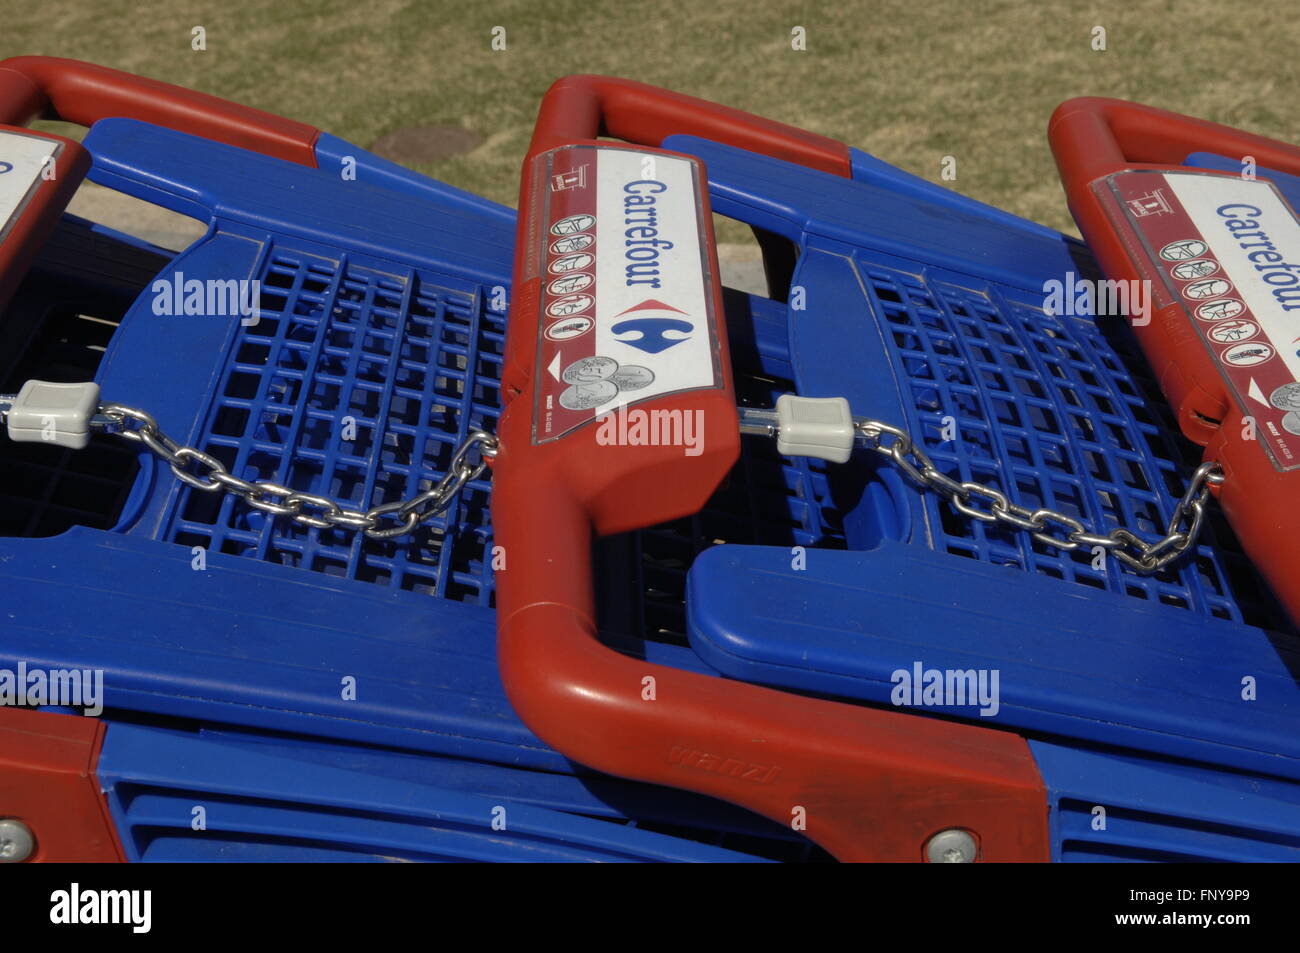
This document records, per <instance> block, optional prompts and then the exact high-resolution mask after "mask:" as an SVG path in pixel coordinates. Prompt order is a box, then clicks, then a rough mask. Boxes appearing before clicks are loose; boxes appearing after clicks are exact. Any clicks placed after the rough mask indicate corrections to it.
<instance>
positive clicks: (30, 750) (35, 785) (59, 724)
mask: <svg viewBox="0 0 1300 953" xmlns="http://www.w3.org/2000/svg"><path fill="white" fill-rule="evenodd" d="M104 731H105V727H104V723H103V722H102V721H100V720H99V719H98V718H86V717H84V716H81V715H55V714H50V713H48V712H41V711H27V710H24V709H21V708H0V817H14V818H18V819H19V820H21V821H22V822H23V823H25V824H26V825H27V826H28V827H30V828H31V829H32V832H33V833H34V834H35V836H36V851H35V853H34V854H33V855H32V856H31V857H30V858H29V862H31V863H41V862H46V863H49V862H54V863H67V862H70V861H75V862H79V863H88V862H96V863H116V862H121V861H124V860H125V859H126V857H125V855H124V854H123V852H122V846H121V844H119V843H118V840H117V835H116V833H114V828H113V821H112V819H111V817H110V815H109V811H108V805H107V804H106V803H105V801H104V796H103V794H101V793H100V790H99V781H98V780H97V779H96V777H95V768H96V765H97V764H98V763H99V751H100V747H101V746H102V745H103V743H104Z"/></svg>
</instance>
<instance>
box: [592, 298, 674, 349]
mask: <svg viewBox="0 0 1300 953" xmlns="http://www.w3.org/2000/svg"><path fill="white" fill-rule="evenodd" d="M628 314H635V315H636V316H635V317H631V318H627V319H626V320H622V321H618V320H616V321H615V323H614V324H613V325H612V326H611V327H610V331H611V332H613V334H614V339H615V340H617V341H619V342H620V343H622V344H626V345H628V346H629V347H634V348H636V349H637V350H640V351H645V352H646V353H647V354H658V353H660V352H661V351H666V350H668V349H669V348H670V347H672V346H673V345H675V344H681V343H682V342H683V341H689V340H690V336H691V332H693V331H694V330H695V325H694V324H692V323H691V322H690V321H687V320H685V318H684V317H682V318H678V317H673V315H686V312H685V311H681V310H679V309H677V308H674V307H672V305H667V304H664V303H663V302H662V301H657V300H655V299H654V298H647V299H646V300H645V301H642V302H641V303H640V304H636V305H633V306H632V307H630V308H628V309H627V310H626V311H623V312H621V313H619V314H616V315H615V316H614V317H615V318H616V319H618V318H622V317H623V316H624V315H628Z"/></svg>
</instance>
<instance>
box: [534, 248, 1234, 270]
mask: <svg viewBox="0 0 1300 953" xmlns="http://www.w3.org/2000/svg"><path fill="white" fill-rule="evenodd" d="M595 260H596V259H594V258H592V257H591V256H590V255H588V254H587V253H586V252H582V253H580V254H576V255H565V256H564V257H563V258H557V259H555V261H553V262H551V264H550V266H549V267H550V272H551V274H553V275H562V274H564V273H565V272H566V271H582V269H584V268H586V267H587V266H588V265H590V264H591V263H592V262H593V261H595ZM1206 274H1209V272H1206Z"/></svg>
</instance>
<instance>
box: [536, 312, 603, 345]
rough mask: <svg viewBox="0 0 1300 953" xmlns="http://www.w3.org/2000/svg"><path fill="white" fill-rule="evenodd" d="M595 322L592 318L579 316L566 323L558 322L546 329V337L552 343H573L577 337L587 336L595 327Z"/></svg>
mask: <svg viewBox="0 0 1300 953" xmlns="http://www.w3.org/2000/svg"><path fill="white" fill-rule="evenodd" d="M594 325H595V322H593V321H592V320H591V318H588V317H584V316H582V315H579V316H578V317H576V318H568V319H566V320H564V321H556V322H555V323H554V324H552V325H551V326H550V327H549V328H547V329H546V336H547V337H548V338H550V339H551V340H552V341H571V340H573V339H574V338H576V337H580V336H581V335H583V334H586V333H587V332H588V331H590V330H591V329H592V327H594Z"/></svg>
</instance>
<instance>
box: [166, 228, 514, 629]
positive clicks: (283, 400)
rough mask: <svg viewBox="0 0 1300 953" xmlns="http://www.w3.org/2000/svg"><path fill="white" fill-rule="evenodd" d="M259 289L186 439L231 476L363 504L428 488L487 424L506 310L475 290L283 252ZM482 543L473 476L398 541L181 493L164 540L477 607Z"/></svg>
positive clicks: (491, 420) (480, 502) (484, 506)
mask: <svg viewBox="0 0 1300 953" xmlns="http://www.w3.org/2000/svg"><path fill="white" fill-rule="evenodd" d="M261 281H262V297H261V302H260V308H261V311H260V315H261V316H260V320H259V321H258V322H257V323H256V324H254V325H252V326H250V327H245V328H241V330H240V332H239V338H238V340H237V341H236V343H235V345H234V346H233V347H232V348H231V350H230V352H229V355H228V357H227V360H226V364H225V367H224V369H223V371H222V376H221V386H220V389H219V392H218V393H217V394H216V395H215V396H214V398H213V401H212V403H211V405H210V407H209V409H208V411H207V414H206V417H205V418H204V422H203V427H202V436H201V439H200V440H199V441H198V445H199V446H200V447H201V449H202V450H203V451H204V452H206V453H209V454H211V455H212V456H214V457H216V458H217V459H219V460H221V461H222V463H223V464H225V465H226V466H227V467H228V468H229V469H230V471H231V472H232V473H233V474H235V475H236V476H238V477H240V478H242V479H245V480H270V481H274V482H276V483H280V484H283V485H285V486H289V487H292V488H293V489H295V490H302V491H306V492H309V493H315V494H320V495H322V496H327V497H330V498H331V499H335V500H338V501H340V502H345V503H346V504H347V505H349V506H351V507H354V508H360V509H368V508H369V507H371V506H374V505H377V504H380V503H387V502H392V501H395V500H402V499H406V498H408V497H410V496H412V495H414V494H415V493H417V492H419V491H421V490H424V489H427V488H428V487H429V486H431V485H432V484H433V483H435V482H436V481H437V480H438V479H439V478H440V477H441V476H442V475H443V474H444V473H445V472H446V470H447V467H448V465H449V464H450V460H451V456H452V454H453V452H454V451H455V448H456V446H457V445H458V444H459V443H460V441H461V440H463V439H464V436H465V434H466V433H467V432H468V430H469V429H471V428H475V427H481V428H483V429H486V430H489V431H491V430H494V429H495V424H496V417H497V414H498V413H499V409H500V393H499V386H498V381H499V379H500V376H501V361H502V353H503V351H504V341H505V316H504V315H503V314H502V313H500V312H498V311H494V310H492V309H491V308H490V307H489V306H488V305H489V302H488V297H487V295H486V294H485V292H484V289H482V288H469V289H466V288H465V287H464V282H453V281H451V280H446V281H441V280H440V279H439V278H438V277H437V276H433V275H429V274H426V273H422V272H417V271H412V270H401V269H398V268H393V269H392V270H391V271H388V270H386V271H385V272H384V273H380V272H377V271H374V270H372V269H369V268H366V267H361V266H359V265H357V264H355V263H352V262H350V261H349V260H348V259H347V258H346V257H343V258H340V259H339V260H328V259H323V258H318V257H315V256H308V255H303V254H297V253H294V252H293V251H290V250H287V249H277V251H276V253H275V254H274V255H273V256H271V257H270V258H269V260H268V262H267V264H266V266H265V267H264V269H263V273H262V275H261ZM489 534H490V529H489V526H488V484H487V482H486V475H485V477H484V479H482V480H479V481H475V482H473V483H471V484H470V486H469V487H467V488H466V490H465V491H463V492H462V493H461V494H460V495H459V496H458V497H457V499H456V501H455V502H454V503H453V504H452V506H451V507H450V508H449V509H448V510H447V511H445V512H444V513H443V514H442V515H441V516H439V517H438V518H437V519H435V520H433V521H431V522H429V523H426V524H424V526H423V528H422V531H420V532H417V533H414V534H411V535H409V536H406V537H402V538H399V539H396V540H374V539H369V538H367V537H365V536H364V534H360V533H353V532H346V531H339V530H318V529H314V528H307V527H300V526H297V525H296V524H293V523H292V522H291V521H289V520H284V519H274V518H271V517H269V516H266V515H263V514H262V513H260V512H258V511H257V510H255V509H253V508H251V507H249V506H247V505H246V504H245V503H244V502H243V501H241V500H238V499H236V498H233V497H230V496H228V495H224V494H209V493H204V492H201V491H196V490H193V489H191V488H189V487H185V488H184V489H183V490H182V492H181V493H180V494H179V496H178V497H177V500H176V503H175V505H174V506H173V509H172V511H171V513H170V514H169V520H168V521H167V524H166V530H165V538H167V539H169V540H172V541H174V542H178V543H182V544H184V545H187V546H194V545H202V546H204V547H207V548H209V549H210V550H214V551H220V552H223V553H230V554H235V555H240V556H248V557H253V558H257V559H262V560H267V561H270V562H275V563H280V564H283V565H288V566H296V567H301V568H304V569H309V570H314V571H317V572H322V573H325V574H326V575H331V576H339V577H344V578H348V579H356V580H361V581H364V582H371V583H376V584H379V585H384V586H389V587H392V588H394V589H402V590H408V591H416V592H423V593H428V594H432V595H436V596H439V597H445V598H450V599H455V600H458V601H465V602H476V603H480V604H483V605H488V604H490V602H491V592H492V586H491V578H490V576H491V574H490V571H489V569H488V568H487V566H486V565H485V561H484V554H485V552H486V547H487V545H488V537H489Z"/></svg>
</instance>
